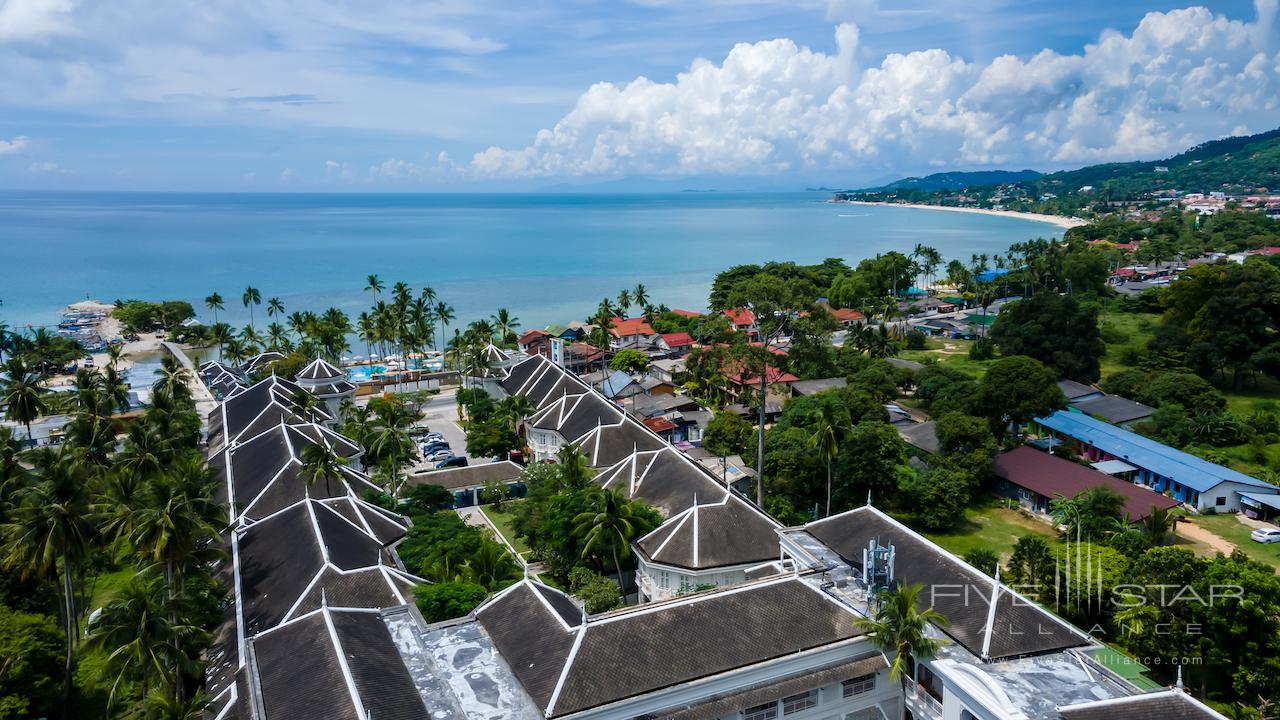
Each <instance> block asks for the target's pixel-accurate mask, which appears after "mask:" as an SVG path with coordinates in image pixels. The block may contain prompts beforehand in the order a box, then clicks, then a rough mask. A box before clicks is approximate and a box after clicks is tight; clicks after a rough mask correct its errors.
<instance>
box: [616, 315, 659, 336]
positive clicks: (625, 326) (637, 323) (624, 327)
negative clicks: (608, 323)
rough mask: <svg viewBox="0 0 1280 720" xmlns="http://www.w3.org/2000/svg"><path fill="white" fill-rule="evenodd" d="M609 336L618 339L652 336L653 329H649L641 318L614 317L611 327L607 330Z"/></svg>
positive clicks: (647, 324)
mask: <svg viewBox="0 0 1280 720" xmlns="http://www.w3.org/2000/svg"><path fill="white" fill-rule="evenodd" d="M609 334H611V335H613V336H614V337H617V338H620V337H627V336H628V335H653V334H654V333H653V328H651V327H649V323H648V322H647V321H646V320H645V319H644V318H642V317H638V318H620V317H616V318H614V319H613V327H611V328H609Z"/></svg>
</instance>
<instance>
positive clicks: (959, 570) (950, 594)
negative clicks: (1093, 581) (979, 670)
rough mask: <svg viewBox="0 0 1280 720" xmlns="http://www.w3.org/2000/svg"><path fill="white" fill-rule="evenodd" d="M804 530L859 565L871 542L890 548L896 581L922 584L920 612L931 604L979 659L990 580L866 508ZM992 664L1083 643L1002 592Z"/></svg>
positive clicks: (1060, 625) (954, 636) (1043, 614)
mask: <svg viewBox="0 0 1280 720" xmlns="http://www.w3.org/2000/svg"><path fill="white" fill-rule="evenodd" d="M805 530H806V531H807V532H808V533H809V534H810V535H812V536H813V537H815V538H817V539H818V540H819V541H820V542H822V543H823V544H824V545H826V546H827V547H829V548H831V549H832V550H834V551H835V552H836V553H838V554H839V555H840V556H841V557H842V558H843V559H844V560H845V561H846V562H848V563H849V564H851V565H854V566H856V567H861V566H862V552H863V550H864V549H865V548H866V547H867V545H868V543H869V542H870V541H871V540H872V539H873V538H879V542H880V543H881V544H891V545H893V546H894V548H895V551H896V552H895V556H896V561H895V575H894V578H895V580H898V581H901V582H905V583H912V584H920V585H923V586H924V588H923V590H922V591H921V593H920V604H921V606H922V607H928V606H930V605H932V606H933V607H934V609H936V610H937V611H938V612H939V613H941V614H942V616H943V617H945V618H946V619H947V622H948V625H947V626H946V627H944V628H941V630H942V631H943V632H945V633H946V634H947V635H949V636H951V638H952V639H953V640H955V641H956V642H957V643H959V644H960V645H962V646H964V648H965V649H966V650H968V651H969V652H971V653H973V654H974V655H977V656H981V654H982V645H983V639H984V637H985V635H986V628H987V615H988V611H989V609H990V600H991V591H992V580H991V578H989V577H987V576H985V575H983V574H982V573H980V572H978V571H977V570H974V569H973V568H972V567H970V566H968V565H966V564H965V563H964V562H963V561H961V560H960V559H958V558H956V557H953V556H951V555H949V554H947V553H946V552H945V551H944V550H942V549H941V548H939V547H938V546H937V545H934V544H933V543H931V542H929V541H928V540H925V539H924V538H922V537H920V536H918V535H916V534H915V533H913V532H911V531H910V530H908V529H906V528H905V527H903V526H902V525H900V524H899V523H897V522H895V521H893V520H891V519H890V518H889V517H887V516H885V515H883V514H881V513H880V512H879V511H877V510H875V509H874V508H870V507H863V508H858V509H856V510H851V511H849V512H846V513H842V514H840V515H833V516H832V517H830V518H827V519H825V520H819V521H817V522H814V523H810V524H808V525H806V526H805ZM992 627H993V632H992V634H991V646H990V655H991V659H993V660H999V659H1003V658H1012V657H1019V656H1023V655H1037V654H1040V653H1047V652H1052V651H1054V650H1062V649H1064V648H1069V647H1078V646H1081V645H1086V644H1088V640H1086V639H1085V638H1084V637H1082V636H1081V634H1079V633H1078V632H1077V631H1074V630H1073V628H1071V627H1070V626H1069V625H1067V623H1066V622H1065V621H1063V620H1060V619H1058V618H1056V617H1054V616H1053V615H1051V614H1050V613H1049V612H1048V611H1045V610H1042V609H1040V608H1038V607H1035V606H1033V605H1031V603H1030V601H1028V600H1025V599H1021V598H1015V597H1014V596H1013V595H1012V594H1011V593H1010V592H1009V591H1008V589H1007V588H1006V589H1003V590H1002V592H1001V594H1000V597H999V598H998V599H997V602H996V618H995V624H994V625H993V626H992Z"/></svg>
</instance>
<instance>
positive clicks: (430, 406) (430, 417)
mask: <svg viewBox="0 0 1280 720" xmlns="http://www.w3.org/2000/svg"><path fill="white" fill-rule="evenodd" d="M423 411H424V412H425V415H424V417H423V419H422V420H421V421H420V422H421V423H423V424H425V425H426V426H427V427H429V428H431V430H432V431H433V432H438V433H440V434H441V435H444V439H445V442H447V443H449V448H450V449H451V450H452V451H453V454H454V455H457V456H458V457H466V456H467V436H466V433H464V432H463V430H462V428H461V427H460V426H459V425H458V403H457V400H456V399H455V398H454V390H453V389H449V390H444V391H441V393H440V394H439V395H436V396H435V397H433V398H431V400H430V401H428V402H427V405H426V407H425V408H423ZM434 467H435V463H429V462H426V461H425V460H419V461H418V464H416V465H414V467H413V471H417V470H427V469H431V468H434Z"/></svg>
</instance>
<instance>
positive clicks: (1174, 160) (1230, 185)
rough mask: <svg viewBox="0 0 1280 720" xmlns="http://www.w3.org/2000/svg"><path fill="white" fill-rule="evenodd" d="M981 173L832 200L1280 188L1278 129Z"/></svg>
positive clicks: (1096, 203) (1020, 202) (1063, 206)
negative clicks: (1168, 150) (1122, 158)
mask: <svg viewBox="0 0 1280 720" xmlns="http://www.w3.org/2000/svg"><path fill="white" fill-rule="evenodd" d="M984 174H985V173H940V174H939V175H942V176H945V175H951V176H953V177H952V178H951V179H950V180H965V179H968V180H969V181H970V182H969V183H968V184H966V185H963V186H962V187H956V186H954V184H953V185H945V184H944V183H945V182H947V181H944V180H942V179H939V180H937V181H930V178H935V177H938V176H935V175H931V176H928V177H926V178H906V179H904V180H900V181H897V182H895V183H891V184H889V185H886V186H884V187H882V188H876V189H873V190H859V191H852V192H846V193H839V194H838V195H837V199H850V200H870V201H889V202H917V203H928V204H935V205H962V204H965V205H974V206H979V207H992V206H997V205H998V206H1001V207H1003V208H1005V209H1009V210H1024V211H1032V212H1044V213H1054V214H1074V213H1077V212H1078V211H1080V210H1083V209H1089V208H1091V209H1094V210H1099V209H1102V208H1104V207H1105V206H1106V205H1108V204H1116V203H1128V202H1141V201H1144V200H1148V199H1154V198H1156V197H1159V196H1162V195H1165V194H1174V193H1175V192H1176V193H1180V194H1185V193H1206V194H1208V193H1211V192H1222V193H1226V194H1228V195H1239V194H1251V193H1262V192H1266V191H1268V190H1270V191H1274V190H1276V189H1277V188H1280V128H1277V129H1275V130H1270V131H1268V132H1264V133H1259V134H1257V135H1248V136H1242V137H1231V138H1223V139H1220V140H1211V141H1209V142H1205V143H1201V144H1200V145H1197V146H1195V147H1193V148H1190V149H1188V150H1186V151H1184V152H1182V153H1179V154H1177V155H1174V156H1173V157H1169V158H1165V159H1163V160H1153V161H1147V162H1126V163H1106V164H1102V165H1090V166H1087V167H1083V168H1080V169H1077V170H1063V171H1058V172H1053V173H1047V174H1044V175H1039V174H1037V175H1036V176H1034V177H1029V178H1023V179H1019V180H1016V181H1013V182H1009V181H1007V180H1000V179H992V180H984V179H983V178H981V177H980V176H981V175H984ZM970 176H972V177H970ZM913 181H914V182H913Z"/></svg>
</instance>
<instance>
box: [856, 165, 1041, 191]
mask: <svg viewBox="0 0 1280 720" xmlns="http://www.w3.org/2000/svg"><path fill="white" fill-rule="evenodd" d="M1040 175H1041V173H1040V172H1038V171H1036V170H978V171H974V172H962V171H954V172H940V173H933V174H932V175H925V176H924V177H907V178H902V179H901V180H894V181H893V182H891V183H889V184H887V185H881V186H879V187H874V188H866V189H864V190H860V191H858V192H890V191H893V190H917V191H921V192H933V191H937V190H964V189H965V188H968V187H975V186H982V185H1005V184H1009V183H1017V182H1022V181H1025V180H1034V179H1036V178H1038V177H1040Z"/></svg>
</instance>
